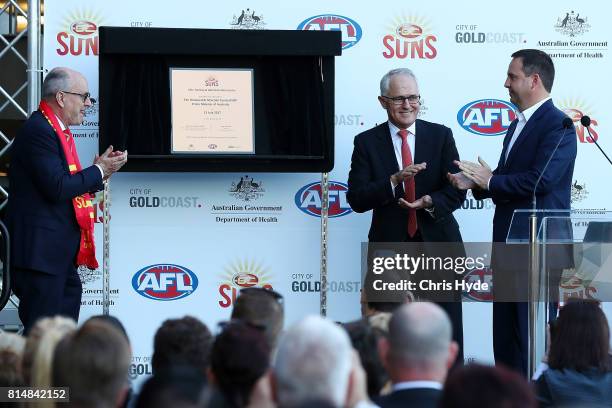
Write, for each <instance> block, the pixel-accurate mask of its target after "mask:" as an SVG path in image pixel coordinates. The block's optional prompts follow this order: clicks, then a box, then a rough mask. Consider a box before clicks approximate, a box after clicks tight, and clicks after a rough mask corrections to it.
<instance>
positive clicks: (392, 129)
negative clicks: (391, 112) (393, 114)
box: [387, 120, 416, 137]
mask: <svg viewBox="0 0 612 408" xmlns="http://www.w3.org/2000/svg"><path fill="white" fill-rule="evenodd" d="M387 124H388V125H389V131H390V132H391V136H392V137H393V136H396V135H397V132H399V131H400V130H401V129H400V128H398V127H397V126H395V125H394V124H393V123H391V121H387ZM407 130H408V132H410V133H412V134H413V135H415V136H416V120H415V121H414V122H412V125H410V126H408V129H407Z"/></svg>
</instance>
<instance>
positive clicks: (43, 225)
mask: <svg viewBox="0 0 612 408" xmlns="http://www.w3.org/2000/svg"><path fill="white" fill-rule="evenodd" d="M9 182H10V196H9V200H8V209H7V227H8V230H9V234H10V237H11V267H12V270H13V273H12V277H13V279H12V287H13V292H14V293H15V294H16V295H17V297H19V300H20V304H19V317H20V318H21V321H22V323H23V324H24V326H25V330H26V333H27V331H28V330H29V329H30V328H31V326H32V325H33V324H34V322H35V321H36V319H38V318H39V317H42V316H52V315H56V314H62V315H66V316H69V317H72V318H74V319H75V320H76V319H78V315H79V308H80V302H81V292H82V287H81V282H80V279H79V276H78V274H77V272H76V268H75V259H76V254H77V252H78V248H79V242H80V230H79V227H78V224H77V221H76V217H75V213H74V208H73V204H72V198H74V197H76V196H78V195H81V194H83V193H86V192H90V191H96V190H100V189H102V188H103V185H102V174H101V172H100V170H99V169H98V168H97V167H96V166H90V167H87V168H85V169H83V170H82V171H80V172H78V173H76V174H74V175H70V172H69V171H68V164H67V161H66V157H65V154H64V152H63V150H62V147H61V144H60V140H59V138H58V136H57V135H56V133H55V132H54V131H53V128H52V127H51V125H50V124H49V122H47V120H46V119H45V117H44V116H43V115H42V114H41V113H40V112H38V111H36V112H34V113H32V115H31V116H30V118H29V119H28V120H27V121H26V122H25V123H24V125H23V127H22V128H21V129H20V130H19V132H18V134H17V136H16V138H15V140H14V141H13V145H12V150H11V164H10V170H9Z"/></svg>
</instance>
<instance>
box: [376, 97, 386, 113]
mask: <svg viewBox="0 0 612 408" xmlns="http://www.w3.org/2000/svg"><path fill="white" fill-rule="evenodd" d="M378 102H380V106H382V108H383V109H384V110H387V101H386V100H385V98H383V97H382V96H379V97H378Z"/></svg>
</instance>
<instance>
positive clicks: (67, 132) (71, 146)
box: [64, 128, 75, 154]
mask: <svg viewBox="0 0 612 408" xmlns="http://www.w3.org/2000/svg"><path fill="white" fill-rule="evenodd" d="M64 135H65V136H66V141H67V142H68V148H69V149H70V153H72V154H74V148H75V145H74V138H73V137H72V132H71V131H70V129H68V128H66V129H64Z"/></svg>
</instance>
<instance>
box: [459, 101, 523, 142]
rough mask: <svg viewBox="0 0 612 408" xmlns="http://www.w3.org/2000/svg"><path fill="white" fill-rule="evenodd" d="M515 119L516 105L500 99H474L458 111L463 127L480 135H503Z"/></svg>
mask: <svg viewBox="0 0 612 408" xmlns="http://www.w3.org/2000/svg"><path fill="white" fill-rule="evenodd" d="M514 119H516V113H515V107H514V105H512V104H511V103H510V102H506V101H502V100H499V99H479V100H477V101H472V102H470V103H468V104H466V105H464V106H463V107H462V108H461V109H459V112H457V122H459V124H460V125H461V127H462V128H464V129H465V130H467V131H468V132H471V133H474V134H476V135H480V136H498V135H503V134H505V133H506V131H507V130H508V127H509V126H510V123H512V121H513V120H514Z"/></svg>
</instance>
